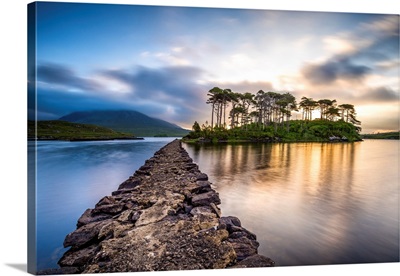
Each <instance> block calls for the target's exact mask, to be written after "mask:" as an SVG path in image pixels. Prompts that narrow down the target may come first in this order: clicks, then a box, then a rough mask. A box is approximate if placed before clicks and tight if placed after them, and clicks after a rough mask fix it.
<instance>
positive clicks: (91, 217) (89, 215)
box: [77, 209, 112, 228]
mask: <svg viewBox="0 0 400 276" xmlns="http://www.w3.org/2000/svg"><path fill="white" fill-rule="evenodd" d="M111 217H112V216H111V215H107V214H98V215H96V214H93V209H87V210H86V211H85V212H84V213H83V214H82V216H81V217H80V218H79V219H78V223H77V227H78V228H79V227H81V226H83V225H86V224H88V223H92V222H98V221H102V220H106V219H109V218H111Z"/></svg>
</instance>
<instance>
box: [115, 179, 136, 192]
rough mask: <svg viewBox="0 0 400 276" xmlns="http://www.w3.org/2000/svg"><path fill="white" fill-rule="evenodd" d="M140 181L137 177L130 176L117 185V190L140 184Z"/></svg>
mask: <svg viewBox="0 0 400 276" xmlns="http://www.w3.org/2000/svg"><path fill="white" fill-rule="evenodd" d="M140 182H141V181H140V179H138V178H130V179H128V180H126V181H124V182H122V183H121V184H120V185H119V187H118V190H121V189H133V188H135V187H136V186H138V185H140Z"/></svg>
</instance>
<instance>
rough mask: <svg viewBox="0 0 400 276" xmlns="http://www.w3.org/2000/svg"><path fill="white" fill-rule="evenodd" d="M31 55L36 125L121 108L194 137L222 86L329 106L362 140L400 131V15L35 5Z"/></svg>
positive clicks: (60, 4) (208, 115) (94, 5)
mask: <svg viewBox="0 0 400 276" xmlns="http://www.w3.org/2000/svg"><path fill="white" fill-rule="evenodd" d="M36 46H37V52H36V53H37V55H36V59H37V67H36V72H37V79H36V88H37V100H38V106H37V111H38V119H57V118H59V117H61V116H63V115H66V114H68V113H70V112H73V111H81V110H93V109H122V108H123V109H134V110H137V111H140V112H143V113H145V114H147V115H149V116H153V117H158V118H161V119H164V120H167V121H170V122H173V123H176V124H178V125H181V126H182V127H186V128H190V127H191V125H192V124H193V122H194V121H195V120H197V121H198V122H200V123H204V122H205V121H206V120H210V118H209V117H210V107H209V106H208V105H207V104H206V103H205V102H206V98H207V96H206V94H207V91H208V90H210V89H211V88H212V87H214V86H219V87H221V88H231V89H232V90H233V91H236V92H253V93H255V92H257V91H258V90H260V89H262V90H264V91H281V92H286V91H288V92H291V93H293V94H294V95H295V96H296V97H297V98H298V99H300V98H301V97H302V96H307V97H312V98H314V99H316V100H318V99H322V98H330V99H336V100H337V102H338V103H339V104H341V103H351V104H354V105H355V106H356V111H357V113H358V118H359V119H360V120H361V121H362V127H363V132H373V131H386V130H398V128H399V124H398V119H399V118H398V114H399V109H398V108H399V66H400V65H399V17H398V15H384V14H361V13H334V12H331V13H322V12H295V11H268V10H250V9H217V8H185V7H165V6H164V7H157V6H138V5H136V6H135V5H107V4H72V3H49V2H47V3H46V2H38V3H37V44H36ZM29 70H30V72H32V70H35V69H34V68H29ZM29 84H30V87H32V85H34V84H35V82H34V80H32V79H29ZM29 114H32V113H31V112H30V113H29Z"/></svg>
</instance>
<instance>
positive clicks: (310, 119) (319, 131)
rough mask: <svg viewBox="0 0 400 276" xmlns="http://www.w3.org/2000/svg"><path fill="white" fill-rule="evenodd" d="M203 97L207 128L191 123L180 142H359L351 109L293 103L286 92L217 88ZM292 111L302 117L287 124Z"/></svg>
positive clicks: (323, 101)
mask: <svg viewBox="0 0 400 276" xmlns="http://www.w3.org/2000/svg"><path fill="white" fill-rule="evenodd" d="M207 95H208V96H209V98H208V100H207V102H206V103H207V104H210V105H211V123H209V122H208V121H206V122H205V123H204V124H202V125H200V124H199V123H198V122H197V121H195V122H194V124H193V126H192V131H191V132H190V133H189V134H188V135H186V136H185V137H184V138H183V141H184V142H186V143H199V142H202V143H207V142H210V143H220V142H355V141H362V138H361V136H360V131H361V122H360V121H359V120H358V119H357V118H356V111H355V107H354V105H352V104H347V103H345V104H338V103H337V101H336V100H335V99H333V100H332V99H320V100H314V99H312V98H308V97H302V98H301V101H300V102H299V103H297V100H296V98H295V97H294V96H293V95H292V94H291V93H289V92H285V93H279V92H273V91H269V92H264V91H263V90H259V91H258V92H257V93H255V94H252V93H249V92H246V93H237V92H232V90H231V89H221V88H219V87H214V88H212V89H211V90H209V91H208V94H207ZM294 111H296V112H298V113H299V112H301V119H293V118H292V117H293V114H292V112H294ZM314 111H315V112H314ZM315 113H317V114H319V116H315Z"/></svg>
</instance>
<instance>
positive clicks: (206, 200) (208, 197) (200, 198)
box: [192, 191, 221, 206]
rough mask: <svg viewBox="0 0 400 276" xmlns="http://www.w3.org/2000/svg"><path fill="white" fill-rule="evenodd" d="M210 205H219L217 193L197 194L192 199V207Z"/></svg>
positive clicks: (219, 200)
mask: <svg viewBox="0 0 400 276" xmlns="http://www.w3.org/2000/svg"><path fill="white" fill-rule="evenodd" d="M211 203H214V204H216V205H218V204H221V199H220V198H219V195H218V193H217V192H215V191H210V192H207V193H202V194H197V195H194V196H193V197H192V204H193V206H203V205H210V204H211Z"/></svg>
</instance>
